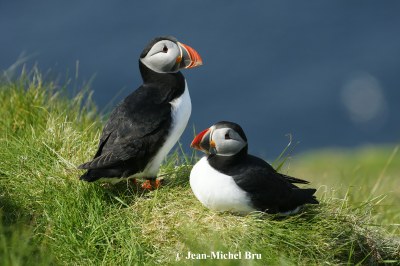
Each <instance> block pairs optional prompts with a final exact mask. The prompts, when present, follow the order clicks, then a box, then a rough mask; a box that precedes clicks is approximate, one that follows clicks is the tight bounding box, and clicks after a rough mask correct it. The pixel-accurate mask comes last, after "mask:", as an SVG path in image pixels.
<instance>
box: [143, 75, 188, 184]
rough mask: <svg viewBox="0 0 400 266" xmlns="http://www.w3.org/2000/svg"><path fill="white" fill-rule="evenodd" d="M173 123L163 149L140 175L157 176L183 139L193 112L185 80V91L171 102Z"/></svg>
mask: <svg viewBox="0 0 400 266" xmlns="http://www.w3.org/2000/svg"><path fill="white" fill-rule="evenodd" d="M170 104H171V115H172V123H171V128H170V131H169V134H168V136H167V138H166V141H165V143H164V144H163V146H162V147H161V149H160V150H159V151H158V152H157V154H156V155H155V156H154V158H153V159H152V160H151V162H150V163H149V164H148V165H147V166H146V169H145V170H144V171H143V172H142V173H141V174H140V175H142V176H146V177H149V176H154V177H155V176H156V175H157V172H158V170H159V168H160V165H161V163H162V161H163V160H164V158H165V156H167V154H168V152H169V151H170V150H171V149H172V147H173V146H174V145H175V143H176V142H177V141H178V140H179V138H180V137H181V135H182V133H183V131H184V130H185V128H186V125H187V123H188V121H189V118H190V114H191V112H192V102H191V101H190V95H189V89H188V86H187V83H186V80H185V91H184V93H183V94H182V95H181V96H180V97H179V98H177V99H175V100H173V101H172V102H170Z"/></svg>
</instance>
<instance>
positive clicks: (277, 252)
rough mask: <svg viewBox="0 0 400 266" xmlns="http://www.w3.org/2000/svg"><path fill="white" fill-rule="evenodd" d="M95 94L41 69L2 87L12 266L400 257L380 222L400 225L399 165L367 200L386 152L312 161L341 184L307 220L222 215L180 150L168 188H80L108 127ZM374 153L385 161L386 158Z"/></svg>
mask: <svg viewBox="0 0 400 266" xmlns="http://www.w3.org/2000/svg"><path fill="white" fill-rule="evenodd" d="M84 96H85V95H84V94H79V95H77V96H76V97H75V98H74V99H66V98H65V97H64V96H62V95H60V93H59V90H57V89H55V85H54V84H51V83H47V84H42V81H41V78H40V75H39V74H37V73H32V74H30V75H28V76H25V75H23V76H22V77H21V78H20V79H18V80H17V81H15V82H11V83H10V82H5V81H3V82H2V83H1V84H0V114H1V117H2V119H1V120H0V121H1V122H0V123H1V124H0V127H1V130H0V216H1V217H0V264H1V265H18V264H28V265H30V264H43V265H47V264H68V265H70V264H78V265H82V264H89V265H91V264H96V265H98V264H104V265H119V264H124V265H129V264H135V263H137V264H145V263H149V264H155V263H163V264H166V263H167V264H175V263H176V256H177V254H178V253H179V254H181V255H184V254H186V252H187V251H191V252H201V253H204V252H205V253H208V252H210V251H224V252H228V251H230V252H238V251H242V252H245V251H251V252H253V253H260V254H262V260H254V261H250V260H249V261H245V260H243V261H226V260H218V261H212V262H213V264H221V265H223V264H224V265H225V264H252V263H256V264H260V265H262V264H265V263H268V264H277V263H280V264H285V265H286V264H293V265H295V264H303V265H310V264H322V263H326V264H337V263H344V264H346V263H358V262H363V263H374V262H377V261H382V260H387V261H389V260H390V261H393V260H399V259H400V254H399V252H400V251H399V245H400V244H399V243H400V242H399V237H398V235H399V234H398V230H397V231H396V229H395V228H396V227H395V226H391V227H389V228H388V227H383V226H376V225H373V224H375V223H376V222H377V221H379V222H384V223H385V224H393V223H395V221H396V219H397V221H398V214H395V213H391V212H389V211H387V210H389V209H387V208H386V209H385V210H386V211H387V212H385V213H387V215H386V214H379V215H377V214H376V213H375V212H376V210H377V208H376V205H378V207H379V208H381V207H380V206H381V204H387V202H389V204H394V203H395V202H396V201H395V200H398V197H399V191H398V190H396V187H394V185H395V182H398V181H390V182H389V181H387V180H394V177H395V173H396V171H397V172H398V171H399V170H400V166H399V164H398V163H397V165H396V166H395V164H394V163H391V164H389V166H388V167H387V169H386V171H384V172H383V178H382V180H384V181H385V182H382V183H381V185H380V186H379V187H378V188H377V190H376V191H375V193H374V195H379V193H385V192H386V191H393V192H391V193H389V194H388V195H387V197H386V198H385V199H384V200H383V201H382V202H380V200H381V199H382V197H378V198H374V197H373V196H369V193H366V192H368V191H369V190H370V189H371V185H374V184H375V183H374V182H375V181H373V180H374V179H376V176H379V173H382V169H384V167H385V164H386V163H387V162H388V159H387V157H388V156H389V155H390V150H386V149H385V150H382V151H378V155H379V156H378V157H379V158H383V159H382V160H378V161H377V162H375V160H373V164H372V162H371V161H369V160H366V159H365V158H363V156H364V152H360V153H359V154H356V155H355V156H354V157H355V158H353V156H351V155H347V157H345V156H344V157H342V155H341V154H334V155H330V154H328V155H326V156H325V154H324V156H319V155H318V156H317V157H314V156H313V155H310V156H306V158H305V159H304V162H303V161H301V162H298V164H297V165H296V166H291V168H290V171H289V173H290V174H294V173H296V174H298V175H299V176H300V177H314V178H315V179H313V181H314V182H315V183H314V184H318V185H323V184H328V183H329V184H330V186H329V187H328V189H326V190H325V189H323V187H321V189H320V190H319V192H318V196H319V198H320V199H321V201H322V204H321V205H320V206H318V207H312V208H308V209H306V211H305V212H304V213H303V214H301V215H298V216H294V217H290V218H287V219H280V218H278V217H274V216H268V215H264V216H263V215H260V214H254V215H249V216H246V217H240V216H235V215H231V214H227V213H223V214H221V213H214V212H211V211H208V210H207V209H205V208H203V207H202V206H201V204H200V203H199V202H198V201H197V200H196V199H195V198H194V196H193V194H192V193H191V191H190V187H189V186H188V174H189V171H190V166H185V165H188V164H190V163H192V162H193V161H192V160H191V159H190V158H186V157H184V156H182V155H178V154H177V153H175V154H173V155H171V156H170V158H169V160H168V162H167V163H166V164H165V165H164V167H163V168H162V171H163V172H164V173H166V175H165V178H166V180H167V184H166V185H165V186H164V187H163V188H162V189H160V190H157V191H153V192H150V193H142V192H140V191H138V190H137V189H136V188H135V187H134V186H131V185H130V184H126V183H124V184H120V185H118V186H101V185H99V184H88V183H83V182H80V181H78V180H77V177H78V176H79V174H80V173H81V172H80V171H78V170H76V169H75V166H76V165H77V164H79V163H81V162H83V161H85V160H87V159H89V158H90V157H91V156H92V155H93V154H94V152H95V149H96V146H97V139H98V137H99V133H100V129H101V123H100V118H99V117H98V116H97V115H96V109H95V108H94V107H93V106H92V105H91V104H84V105H82V103H83V98H84ZM82 106H83V107H82ZM381 153H382V155H380V154H381ZM370 154H371V156H372V158H374V156H375V155H374V154H375V151H374V150H370ZM332 160H334V162H335V163H334V164H333V163H331V161H332ZM395 160H396V162H398V160H399V158H398V154H397V155H396V159H395ZM342 161H343V162H342ZM342 163H343V164H342ZM175 165H179V167H177V168H176V167H175ZM333 165H334V166H335V167H333ZM342 165H343V167H342ZM357 165H360V167H359V168H357V167H356V166H357ZM370 168H371V169H372V170H371V169H370ZM360 169H361V170H360ZM294 171H296V172H294ZM365 173H367V176H366V174H365ZM376 173H378V175H377V174H376ZM361 177H362V178H364V179H367V180H369V181H368V183H365V187H364V188H362V194H360V193H359V190H357V189H350V190H348V189H347V186H348V185H349V184H352V183H353V182H354V183H356V180H358V179H359V178H361ZM336 178H338V179H336ZM332 180H340V181H337V183H335V182H336V181H332ZM343 180H345V181H346V182H344V181H343ZM351 180H354V181H351ZM347 181H348V182H347ZM386 181H387V182H386ZM325 182H326V183H325ZM314 184H313V185H314ZM397 184H398V183H397ZM397 187H398V186H397ZM334 188H335V190H337V191H333V189H334ZM346 191H349V193H348V194H347V196H346V197H344V196H343V195H344V194H343V193H346ZM367 199H369V201H366V200H367ZM397 208H398V205H397ZM397 228H398V227H397ZM388 232H390V234H389V233H388ZM194 262H196V261H187V260H184V259H181V260H180V261H179V263H183V264H192V263H194ZM197 262H198V261H197Z"/></svg>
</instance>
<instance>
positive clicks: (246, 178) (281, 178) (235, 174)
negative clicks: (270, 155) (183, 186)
mask: <svg viewBox="0 0 400 266" xmlns="http://www.w3.org/2000/svg"><path fill="white" fill-rule="evenodd" d="M208 162H209V164H210V165H211V166H212V167H213V168H214V169H216V170H217V171H219V172H221V173H223V174H226V175H229V176H232V178H233V180H234V181H235V183H236V184H237V185H238V186H239V187H240V188H241V189H243V190H244V191H246V192H247V193H248V196H249V197H250V199H251V202H252V204H253V206H254V207H255V208H256V209H258V210H260V211H264V212H267V213H278V212H279V213H281V212H287V211H291V210H294V209H296V207H298V206H301V205H303V204H306V203H310V204H318V201H317V200H316V198H315V197H314V196H313V194H314V193H315V191H316V190H315V189H300V188H298V187H297V186H296V185H294V184H293V183H303V184H305V183H308V182H307V181H305V180H302V179H298V178H295V177H290V176H286V175H283V174H280V173H278V172H277V171H275V169H274V168H273V167H272V166H271V165H269V164H268V163H267V162H265V161H264V160H262V159H260V158H257V157H255V156H252V155H248V154H247V146H246V147H245V148H243V149H242V150H241V151H240V152H239V153H237V154H235V155H234V156H220V155H210V156H209V157H208Z"/></svg>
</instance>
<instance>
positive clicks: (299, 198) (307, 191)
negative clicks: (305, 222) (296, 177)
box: [293, 188, 319, 205]
mask: <svg viewBox="0 0 400 266" xmlns="http://www.w3.org/2000/svg"><path fill="white" fill-rule="evenodd" d="M293 190H294V193H293V197H294V202H297V203H298V205H304V204H319V201H318V200H317V198H316V197H315V196H314V193H315V191H317V190H316V189H315V188H296V189H293Z"/></svg>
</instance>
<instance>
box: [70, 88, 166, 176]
mask: <svg viewBox="0 0 400 266" xmlns="http://www.w3.org/2000/svg"><path fill="white" fill-rule="evenodd" d="M170 98H171V95H169V94H168V93H163V94H162V93H161V91H160V90H157V89H153V88H151V87H149V86H146V85H143V86H141V87H140V88H139V89H137V90H136V91H134V92H133V93H132V94H131V95H129V96H128V97H127V98H125V100H124V101H123V102H122V103H121V104H120V105H119V106H117V107H116V109H115V110H114V111H113V112H112V113H111V115H110V118H109V120H108V122H107V123H106V125H105V127H104V129H103V132H102V134H101V137H100V142H99V147H98V150H97V152H96V155H95V156H94V159H93V160H92V161H90V162H87V163H84V164H82V165H80V166H79V167H78V168H80V169H90V170H98V169H110V168H114V169H113V171H110V173H109V174H110V175H115V174H118V171H117V172H116V171H115V170H116V169H115V168H120V169H121V171H122V172H124V171H127V170H129V171H128V172H130V174H131V173H134V172H137V171H140V170H143V169H144V167H145V166H146V164H147V161H146V160H145V159H144V158H147V157H152V156H153V155H154V153H155V152H156V151H157V147H158V145H161V144H162V142H163V141H164V139H163V136H166V135H167V131H168V130H169V124H170V123H171V105H170V103H169V101H170ZM128 164H129V166H128ZM122 172H121V173H120V174H121V175H123V174H124V173H122ZM94 173H95V175H96V179H97V177H100V175H103V176H101V177H106V176H107V171H93V173H92V175H94ZM88 174H90V173H88ZM126 174H129V173H125V174H124V175H126ZM92 177H93V176H92ZM110 177H112V176H110ZM84 179H85V178H84Z"/></svg>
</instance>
